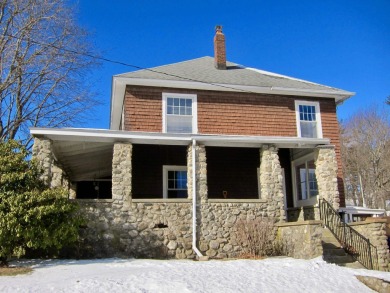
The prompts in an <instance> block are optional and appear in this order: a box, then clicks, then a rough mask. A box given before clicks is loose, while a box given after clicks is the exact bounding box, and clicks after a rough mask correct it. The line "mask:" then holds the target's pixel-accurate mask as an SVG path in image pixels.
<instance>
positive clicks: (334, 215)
mask: <svg viewBox="0 0 390 293" xmlns="http://www.w3.org/2000/svg"><path fill="white" fill-rule="evenodd" d="M320 218H321V220H322V221H323V222H324V225H325V226H326V227H327V228H328V229H329V230H330V231H331V232H332V234H333V235H334V236H335V237H336V239H337V240H338V241H339V242H340V244H341V247H342V248H343V249H344V250H345V251H346V252H347V253H348V254H350V255H351V256H352V257H353V259H355V260H357V261H358V262H359V263H361V264H362V265H363V266H364V267H366V268H367V269H371V270H378V269H379V265H378V253H377V249H376V247H375V246H374V245H372V244H371V243H370V240H369V239H367V238H366V237H364V236H363V235H362V234H360V233H359V232H358V231H356V230H355V229H353V228H352V227H351V226H349V225H348V224H347V223H344V222H343V221H342V219H341V217H340V215H339V213H338V212H337V211H336V210H335V209H334V208H333V207H332V205H331V204H330V203H329V202H328V201H326V200H325V199H320Z"/></svg>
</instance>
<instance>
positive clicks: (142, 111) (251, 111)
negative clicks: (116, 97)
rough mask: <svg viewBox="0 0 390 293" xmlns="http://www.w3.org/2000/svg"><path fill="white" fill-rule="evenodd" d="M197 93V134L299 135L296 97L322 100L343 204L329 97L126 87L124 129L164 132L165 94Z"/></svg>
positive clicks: (335, 125)
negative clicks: (335, 158) (163, 104)
mask: <svg viewBox="0 0 390 293" xmlns="http://www.w3.org/2000/svg"><path fill="white" fill-rule="evenodd" d="M163 92H167V93H188V94H196V95H197V100H198V133H204V134H227V135H261V136H290V137H295V136H297V128H296V118H295V104H294V101H295V100H307V101H319V102H320V109H321V120H322V128H323V137H325V138H330V139H331V143H332V144H334V145H335V146H336V154H337V160H338V166H339V173H338V175H339V178H338V183H339V191H340V200H341V202H340V205H341V206H344V205H345V201H344V187H343V179H342V178H343V176H342V170H341V157H340V141H339V132H338V122H337V117H336V105H335V101H334V100H332V99H326V98H305V97H296V96H281V95H265V94H250V93H233V92H217V91H202V90H185V89H173V88H158V87H142V86H127V88H126V94H125V103H124V110H125V117H124V129H125V130H128V131H145V132H162V93H163Z"/></svg>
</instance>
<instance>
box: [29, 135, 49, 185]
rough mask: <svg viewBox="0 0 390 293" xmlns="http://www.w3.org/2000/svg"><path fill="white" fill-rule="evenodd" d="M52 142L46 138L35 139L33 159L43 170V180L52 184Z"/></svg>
mask: <svg viewBox="0 0 390 293" xmlns="http://www.w3.org/2000/svg"><path fill="white" fill-rule="evenodd" d="M51 144H52V143H51V140H50V139H46V138H38V137H35V138H34V146H33V152H32V155H33V158H35V159H36V160H37V162H38V165H39V167H40V168H41V169H42V170H43V174H42V176H41V179H42V180H43V181H44V182H45V183H46V184H50V183H51V179H52V170H51V169H52V166H53V161H54V159H53V154H52V147H51Z"/></svg>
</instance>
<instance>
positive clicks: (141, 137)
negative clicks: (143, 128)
mask: <svg viewBox="0 0 390 293" xmlns="http://www.w3.org/2000/svg"><path fill="white" fill-rule="evenodd" d="M30 132H31V134H32V135H33V136H34V137H39V138H47V139H50V140H51V141H52V152H53V155H54V157H55V159H56V161H57V162H59V163H60V165H61V167H62V168H63V169H64V170H65V171H66V172H67V174H68V175H69V176H70V178H71V180H75V181H80V180H88V179H93V178H103V177H108V176H111V165H112V152H113V145H114V144H115V143H116V142H130V143H133V144H155V145H182V146H186V145H189V144H190V143H191V141H192V140H196V141H197V142H198V143H200V144H203V145H206V146H219V147H246V148H260V147H261V146H262V145H263V144H272V145H275V146H277V147H279V148H314V147H316V146H319V145H329V143H330V140H329V139H326V138H299V137H269V136H242V135H209V134H172V133H150V132H130V131H118V130H106V129H77V128H63V129H54V128H31V129H30Z"/></svg>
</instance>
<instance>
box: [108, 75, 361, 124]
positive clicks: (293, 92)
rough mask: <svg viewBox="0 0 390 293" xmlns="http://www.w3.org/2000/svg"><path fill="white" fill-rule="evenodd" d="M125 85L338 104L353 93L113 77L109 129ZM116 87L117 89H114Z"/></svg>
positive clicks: (116, 117)
mask: <svg viewBox="0 0 390 293" xmlns="http://www.w3.org/2000/svg"><path fill="white" fill-rule="evenodd" d="M126 85H138V86H153V87H172V88H182V89H196V90H210V91H225V92H245V93H258V94H273V95H277V94H280V95H290V96H305V97H322V98H332V99H335V100H336V104H339V103H341V102H343V101H345V100H346V99H348V98H349V97H351V96H353V95H354V94H355V93H353V92H347V91H342V90H336V89H335V90H333V89H329V90H309V89H297V88H282V87H258V86H244V85H231V84H217V83H211V84H210V83H206V82H195V81H176V80H164V79H144V78H129V77H119V76H114V77H113V90H112V97H111V99H112V100H111V124H110V129H112V130H118V129H119V124H120V118H121V114H122V107H123V99H124V95H125V90H126ZM116 88H117V89H116Z"/></svg>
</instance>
